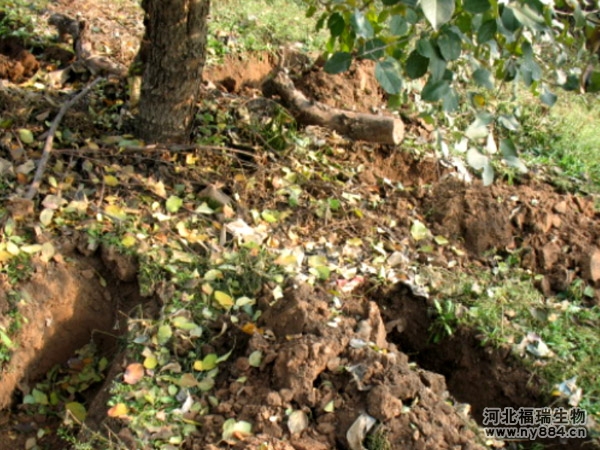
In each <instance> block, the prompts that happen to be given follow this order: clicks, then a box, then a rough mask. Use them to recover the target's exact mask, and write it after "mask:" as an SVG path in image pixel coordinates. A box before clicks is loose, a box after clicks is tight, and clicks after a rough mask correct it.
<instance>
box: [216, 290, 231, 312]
mask: <svg viewBox="0 0 600 450" xmlns="http://www.w3.org/2000/svg"><path fill="white" fill-rule="evenodd" d="M215 300H216V301H217V303H218V304H219V305H221V306H222V307H223V308H225V309H229V308H231V307H232V306H233V305H234V302H233V299H232V298H231V297H230V296H229V295H227V294H226V293H225V292H223V291H215Z"/></svg>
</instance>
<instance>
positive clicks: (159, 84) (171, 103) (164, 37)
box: [137, 0, 210, 143]
mask: <svg viewBox="0 0 600 450" xmlns="http://www.w3.org/2000/svg"><path fill="white" fill-rule="evenodd" d="M142 8H143V9H144V12H145V14H146V15H145V19H144V24H145V26H146V34H145V37H144V43H143V44H142V49H141V52H142V53H143V56H142V59H143V61H144V74H143V78H142V89H141V97H140V103H139V115H138V118H137V132H138V135H139V137H141V138H142V139H144V140H145V141H147V142H175V143H185V142H187V141H189V138H190V131H191V126H192V120H193V113H194V106H195V104H196V101H197V100H198V96H199V95H200V84H201V82H202V69H203V68H204V61H205V56H206V35H207V16H208V11H209V8H210V0H170V1H165V0H143V1H142Z"/></svg>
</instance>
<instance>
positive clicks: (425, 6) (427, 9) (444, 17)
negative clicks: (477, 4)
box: [421, 0, 454, 30]
mask: <svg viewBox="0 0 600 450" xmlns="http://www.w3.org/2000/svg"><path fill="white" fill-rule="evenodd" d="M421 9H422V10H423V14H424V15H425V18H426V19H427V20H428V21H429V23H430V24H431V26H432V27H433V28H434V29H435V30H438V29H439V28H440V27H441V26H442V25H444V24H445V23H447V22H449V21H450V19H451V18H452V14H454V0H421Z"/></svg>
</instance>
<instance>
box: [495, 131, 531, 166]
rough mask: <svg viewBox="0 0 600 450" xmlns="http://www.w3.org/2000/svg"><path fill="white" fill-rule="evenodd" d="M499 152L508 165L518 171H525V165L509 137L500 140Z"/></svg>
mask: <svg viewBox="0 0 600 450" xmlns="http://www.w3.org/2000/svg"><path fill="white" fill-rule="evenodd" d="M500 152H501V153H502V159H504V162H505V163H506V164H507V165H508V166H509V167H512V168H514V169H517V170H518V171H519V172H520V173H527V171H528V170H527V166H526V165H525V163H524V162H523V161H521V159H520V158H519V157H518V156H517V148H516V147H515V144H514V143H513V141H512V140H511V139H502V140H501V141H500Z"/></svg>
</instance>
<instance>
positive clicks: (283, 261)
mask: <svg viewBox="0 0 600 450" xmlns="http://www.w3.org/2000/svg"><path fill="white" fill-rule="evenodd" d="M274 262H275V264H278V265H280V266H292V265H296V264H297V263H298V258H296V255H293V254H291V253H290V254H287V255H280V256H279V257H278V258H277V259H276V260H275V261H274Z"/></svg>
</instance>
